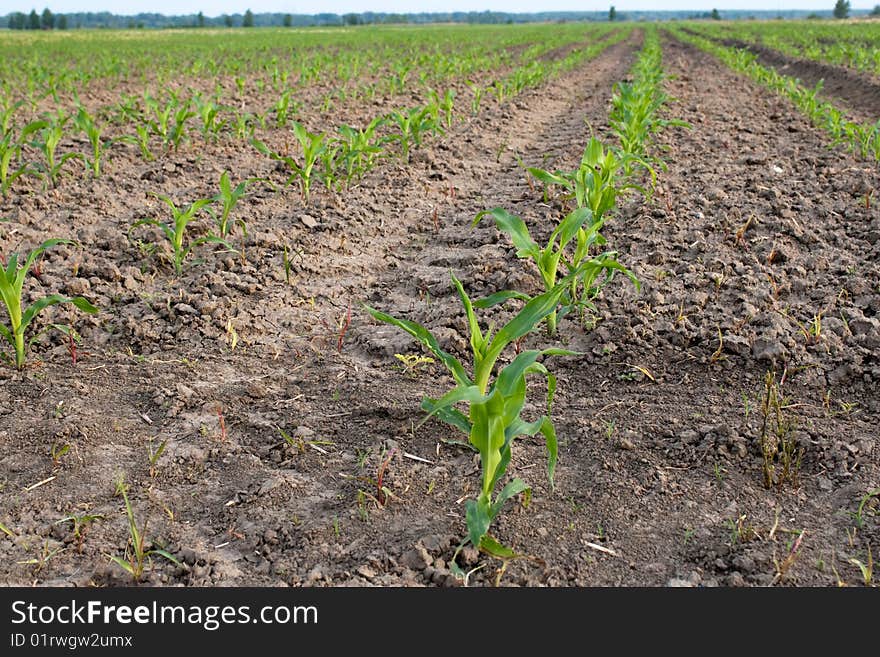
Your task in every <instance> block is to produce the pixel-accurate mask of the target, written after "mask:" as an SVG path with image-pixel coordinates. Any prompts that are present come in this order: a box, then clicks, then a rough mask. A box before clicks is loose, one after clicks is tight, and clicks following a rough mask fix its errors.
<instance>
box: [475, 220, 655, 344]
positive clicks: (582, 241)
mask: <svg viewBox="0 0 880 657" xmlns="http://www.w3.org/2000/svg"><path fill="white" fill-rule="evenodd" d="M486 215H489V216H491V217H492V218H493V219H494V220H495V225H496V226H497V227H498V230H500V231H501V232H503V233H507V235H508V236H509V237H510V240H511V241H512V242H513V245H514V246H515V247H516V249H517V253H516V255H517V257H519V258H528V259H530V260H532V261H533V262H534V263H535V266H536V267H537V268H538V272H539V273H540V274H541V280H542V281H543V283H544V291H545V292H548V291H550V290H552V289H553V288H555V287H556V286H557V285H558V282H559V278H560V273H562V274H564V275H565V276H567V277H568V280H569V286H570V287H569V291H568V292H567V293H566V294H565V295H563V296H562V297H561V298H560V303H561V309H560V310H558V311H557V310H555V309H554V310H553V311H552V312H551V313H549V314H548V315H547V332H548V333H549V334H550V335H551V336H553V335H556V327H557V321H558V319H559V315H564V314H566V313H568V312H569V311H570V310H571V309H572V308H573V307H575V306H576V305H578V304H582V305H586V306H588V307H592V304H590V301H591V300H592V299H593V298H595V297H596V295H597V294H598V292H599V290H600V289H601V288H602V287H604V285H605V284H606V283H608V282H610V281H611V278H612V277H613V274H614V272H615V271H621V272H623V273H624V274H626V276H628V277H629V279H630V280H632V281H633V283H634V284H635V285H636V287H638V286H639V282H638V280H637V279H636V277H635V275H634V274H633V273H632V272H631V271H629V270H628V269H627V268H626V267H624V266H623V265H622V264H620V263H619V262H618V261H617V260H616V259H615V255H616V254H615V253H613V252H610V251H609V252H606V253H603V254H602V255H600V256H597V257H595V258H590V257H589V251H590V247H591V246H592V245H594V244H599V245H601V244H604V243H605V238H603V237H602V235H601V234H600V233H599V230H600V229H601V227H602V220H599V221H594V220H593V214H592V212H591V211H590V209H589V208H578V209H577V210H575V211H574V212H572V213H570V214H569V215H567V216H566V217H565V218H564V219H563V220H562V221H561V222H559V224H558V225H557V226H556V228H555V229H554V230H553V232H552V233H551V234H550V239H549V240H548V241H547V245H546V246H545V247H543V248H541V246H540V245H539V244H538V243H537V242H536V241H535V240H534V239H533V238H532V236H531V234H530V233H529V229H528V227H527V226H526V224H525V222H524V221H523V220H522V219H520V218H519V217H517V216H514V215H512V214H510V213H509V212H507V210H504V209H503V208H495V209H494V210H485V211H483V212H480V213H479V214H478V215H477V216H476V218H475V219H474V225H475V226H476V225H477V224H478V223H479V222H480V221H481V220H482V219H483V217H485V216H486ZM570 243H575V244H576V248H575V249H574V251H573V252H572V253H571V255H569V256H566V248H567V247H568V246H569V244H570ZM560 265H563V266H564V267H565V271H562V272H560ZM601 273H604V274H605V278H604V280H602V281H599V275H600V274H601ZM579 288H583V290H582V291H581V292H580V293H579ZM509 299H521V300H525V301H527V300H528V299H529V296H528V295H526V294H523V293H522V292H517V291H515V290H504V291H502V292H496V293H495V294H492V295H490V296H488V297H486V298H484V299H480V300H479V301H477V302H475V304H474V306H476V307H477V308H489V307H491V306H494V305H496V304H498V303H503V302H505V301H507V300H509Z"/></svg>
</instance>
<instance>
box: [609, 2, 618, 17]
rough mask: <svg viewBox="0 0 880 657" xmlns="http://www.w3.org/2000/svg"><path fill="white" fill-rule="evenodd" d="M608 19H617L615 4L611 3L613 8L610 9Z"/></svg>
mask: <svg viewBox="0 0 880 657" xmlns="http://www.w3.org/2000/svg"><path fill="white" fill-rule="evenodd" d="M608 20H609V21H614V20H617V10H616V9H615V8H614V5H611V9H609V10H608Z"/></svg>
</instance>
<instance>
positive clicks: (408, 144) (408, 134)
mask: <svg viewBox="0 0 880 657" xmlns="http://www.w3.org/2000/svg"><path fill="white" fill-rule="evenodd" d="M389 118H390V119H391V120H393V121H394V122H395V123H396V124H397V127H398V129H399V130H400V133H399V134H394V135H391V136H390V137H389V139H392V140H394V141H397V142H399V143H400V157H401V158H402V159H403V161H404V162H409V152H410V149H411V148H413V147H418V146H421V145H422V133H424V132H425V131H426V130H431V129H433V128H435V127H436V126H437V121H436V120H435V119H434V118H433V117H432V116H431V110H430V108H429V107H416V108H413V109H410V110H396V111H394V112H392V113H391V114H390V116H389Z"/></svg>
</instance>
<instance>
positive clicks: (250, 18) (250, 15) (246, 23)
mask: <svg viewBox="0 0 880 657" xmlns="http://www.w3.org/2000/svg"><path fill="white" fill-rule="evenodd" d="M241 26H242V27H253V26H254V12H252V11H251V10H250V9H248V10H247V11H246V12H244V19H243V20H242V21H241Z"/></svg>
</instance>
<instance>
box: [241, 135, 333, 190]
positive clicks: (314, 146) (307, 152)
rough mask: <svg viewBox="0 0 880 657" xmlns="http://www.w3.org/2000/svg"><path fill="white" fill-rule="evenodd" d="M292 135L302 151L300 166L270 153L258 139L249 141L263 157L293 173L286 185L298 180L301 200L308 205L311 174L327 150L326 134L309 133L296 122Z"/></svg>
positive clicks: (281, 156) (295, 161) (289, 159)
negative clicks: (282, 165)
mask: <svg viewBox="0 0 880 657" xmlns="http://www.w3.org/2000/svg"><path fill="white" fill-rule="evenodd" d="M293 134H294V135H295V136H296V139H297V141H298V142H299V145H300V147H301V149H302V164H300V163H299V162H297V160H296V159H295V158H293V157H290V156H288V155H282V154H280V153H276V152H274V151H272V150H271V149H270V148H269V147H268V146H266V144H264V143H263V142H261V141H260V140H258V139H253V140H251V143H252V144H253V146H254V148H256V149H257V150H258V151H260V152H261V153H262V154H263V155H268V156H269V157H271V158H272V159H273V160H277V161H279V162H284V163H285V164H286V165H287V166H288V168H289V169H290V170H291V171H293V173H292V174H291V176H290V177H289V178H288V179H287V184H288V185H289V184H291V183H292V182H293V181H294V180H296V179H297V178H298V179H299V181H300V185H301V190H302V197H303V200H304V201H305V202H306V203H308V202H309V192H310V190H311V185H312V173H313V172H314V169H315V164H317V163H318V162H319V161H320V159H321V154H322V153H323V152H324V150H326V148H327V144H326V139H327V134H326V133H323V132H322V133H321V134H317V133H313V132H309V131H308V130H306V129H305V128H304V127H303V125H302V124H301V123H298V122H296V121H294V122H293Z"/></svg>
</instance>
